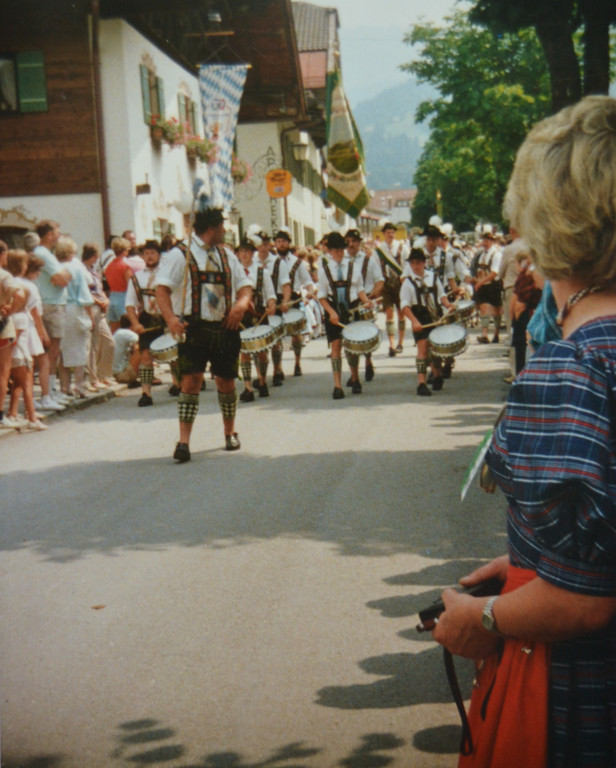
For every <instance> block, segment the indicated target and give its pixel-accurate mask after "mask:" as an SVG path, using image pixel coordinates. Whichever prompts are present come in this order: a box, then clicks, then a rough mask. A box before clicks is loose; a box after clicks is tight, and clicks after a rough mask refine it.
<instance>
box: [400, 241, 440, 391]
mask: <svg viewBox="0 0 616 768" xmlns="http://www.w3.org/2000/svg"><path fill="white" fill-rule="evenodd" d="M426 259H427V256H426V253H425V251H423V250H422V249H421V248H411V254H410V257H409V265H410V271H409V273H408V274H407V276H406V277H405V279H404V280H403V281H402V286H401V288H400V309H401V310H402V312H403V313H404V315H405V317H407V318H408V319H409V320H410V321H411V325H412V328H413V338H414V339H415V342H416V344H417V358H416V366H417V382H418V384H417V394H418V395H421V396H423V397H425V396H429V395H431V394H432V392H430V390H429V388H428V385H427V384H426V373H427V371H428V365H430V368H431V370H432V389H433V390H435V391H438V390H440V389H442V388H443V373H442V366H441V360H440V358H438V357H434V356H431V355H430V353H429V345H428V336H429V335H430V330H431V329H430V328H424V326H425V325H430V324H432V323H434V322H436V321H437V319H438V316H439V305H441V306H443V307H445V308H447V309H449V308H450V307H451V304H450V303H449V301H448V300H447V296H446V295H445V291H444V290H443V286H442V284H441V281H440V280H439V279H438V276H437V275H436V273H435V272H434V271H433V270H429V269H426Z"/></svg>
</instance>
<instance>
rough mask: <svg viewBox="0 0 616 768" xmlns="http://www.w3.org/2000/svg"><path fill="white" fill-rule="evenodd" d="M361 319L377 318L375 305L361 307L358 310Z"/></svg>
mask: <svg viewBox="0 0 616 768" xmlns="http://www.w3.org/2000/svg"><path fill="white" fill-rule="evenodd" d="M356 313H357V317H358V319H359V320H373V321H374V320H376V310H375V309H374V307H371V308H370V309H368V307H359V308H358V309H357V310H356Z"/></svg>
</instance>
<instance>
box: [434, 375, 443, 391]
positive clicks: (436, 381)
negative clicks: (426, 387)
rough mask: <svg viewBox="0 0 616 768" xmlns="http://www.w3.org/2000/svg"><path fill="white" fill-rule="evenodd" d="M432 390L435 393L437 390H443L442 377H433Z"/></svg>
mask: <svg viewBox="0 0 616 768" xmlns="http://www.w3.org/2000/svg"><path fill="white" fill-rule="evenodd" d="M432 389H433V390H434V391H435V392H438V391H439V389H443V377H442V376H435V377H434V381H433V382H432Z"/></svg>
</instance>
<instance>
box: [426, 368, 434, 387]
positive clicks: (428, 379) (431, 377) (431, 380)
mask: <svg viewBox="0 0 616 768" xmlns="http://www.w3.org/2000/svg"><path fill="white" fill-rule="evenodd" d="M426 381H427V383H428V384H432V382H433V381H434V374H433V373H432V371H430V373H429V374H428V378H427V379H426Z"/></svg>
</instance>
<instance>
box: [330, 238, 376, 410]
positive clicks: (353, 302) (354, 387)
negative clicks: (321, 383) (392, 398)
mask: <svg viewBox="0 0 616 768" xmlns="http://www.w3.org/2000/svg"><path fill="white" fill-rule="evenodd" d="M344 247H345V241H344V238H343V237H342V235H341V234H340V233H339V232H330V233H329V235H328V236H327V248H328V250H329V259H328V260H327V261H323V262H322V264H321V268H320V269H319V280H318V299H319V301H320V303H321V306H322V307H323V310H324V312H325V333H326V335H327V341H328V342H329V344H330V345H331V362H332V371H333V374H334V392H333V395H332V396H333V399H334V400H341V399H342V398H343V397H344V390H343V389H342V381H341V373H342V357H341V355H342V331H343V325H346V323H348V322H349V320H350V319H351V317H352V310H353V309H354V308H355V307H357V306H359V302H360V301H361V302H363V304H364V306H365V307H367V308H370V307H372V306H373V304H372V302H371V301H370V299H369V298H368V296H367V295H366V292H365V290H364V285H363V282H362V279H361V272H360V270H359V269H355V265H354V263H353V262H352V261H351V259H350V258H349V257H348V256H347V255H346V254H345V252H344ZM347 360H348V362H349V366H350V368H351V391H352V392H353V394H354V395H358V394H360V393H361V384H360V381H359V371H358V366H359V355H348V356H347Z"/></svg>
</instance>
